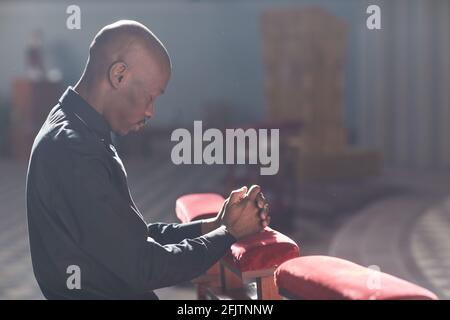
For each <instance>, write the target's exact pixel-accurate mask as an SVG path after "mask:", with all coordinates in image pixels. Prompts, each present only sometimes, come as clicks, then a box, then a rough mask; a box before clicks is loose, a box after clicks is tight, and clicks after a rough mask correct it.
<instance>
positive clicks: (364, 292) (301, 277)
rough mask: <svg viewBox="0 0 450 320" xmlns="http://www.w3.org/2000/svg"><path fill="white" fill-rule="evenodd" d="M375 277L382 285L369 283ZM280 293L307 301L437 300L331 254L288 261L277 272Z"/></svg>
mask: <svg viewBox="0 0 450 320" xmlns="http://www.w3.org/2000/svg"><path fill="white" fill-rule="evenodd" d="M370 277H376V278H377V282H378V284H379V285H376V286H373V285H370V283H369V281H370V280H369V279H370ZM275 283H276V285H277V287H278V289H279V292H280V294H282V295H283V296H285V297H288V298H293V299H305V300H435V299H437V296H436V295H435V294H434V293H432V292H430V291H428V290H427V289H424V288H421V287H419V286H417V285H415V284H412V283H410V282H407V281H405V280H402V279H399V278H397V277H394V276H392V275H389V274H386V273H383V272H378V271H376V270H371V269H369V268H366V267H363V266H360V265H358V264H355V263H353V262H350V261H347V260H343V259H339V258H335V257H328V256H307V257H301V258H296V259H292V260H289V261H287V262H285V263H283V264H282V265H280V266H279V267H278V269H277V270H276V271H275Z"/></svg>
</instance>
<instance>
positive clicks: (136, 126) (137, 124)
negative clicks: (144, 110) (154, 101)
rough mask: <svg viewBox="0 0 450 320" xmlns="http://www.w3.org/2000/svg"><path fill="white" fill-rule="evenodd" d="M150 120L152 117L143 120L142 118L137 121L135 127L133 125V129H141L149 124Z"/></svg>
mask: <svg viewBox="0 0 450 320" xmlns="http://www.w3.org/2000/svg"><path fill="white" fill-rule="evenodd" d="M148 120H150V118H145V119H143V120H141V121H139V122H138V123H136V124H135V125H134V127H133V129H132V130H133V131H135V132H136V131H139V130H140V129H142V128H143V127H144V126H145V125H146V124H148V122H149V121H148Z"/></svg>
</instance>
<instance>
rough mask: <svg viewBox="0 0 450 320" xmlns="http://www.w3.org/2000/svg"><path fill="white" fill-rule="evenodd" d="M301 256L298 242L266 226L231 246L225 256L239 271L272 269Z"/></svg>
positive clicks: (224, 259) (228, 262)
mask: <svg viewBox="0 0 450 320" xmlns="http://www.w3.org/2000/svg"><path fill="white" fill-rule="evenodd" d="M298 256H299V248H298V246H297V244H296V243H295V242H294V241H293V240H291V239H290V238H289V237H287V236H285V235H284V234H282V233H280V232H278V231H275V230H272V229H271V228H269V227H266V228H265V229H264V230H263V231H262V232H260V233H257V234H255V235H252V236H249V237H246V238H245V239H242V240H240V241H238V242H236V243H235V244H233V245H232V246H231V250H230V252H229V253H228V254H227V255H226V256H225V257H224V258H223V261H224V262H226V263H227V264H228V265H229V266H231V267H232V268H235V269H236V270H238V271H239V272H247V271H254V270H265V269H271V268H274V267H277V266H279V265H281V264H282V263H283V262H285V261H287V260H289V259H293V258H296V257H298Z"/></svg>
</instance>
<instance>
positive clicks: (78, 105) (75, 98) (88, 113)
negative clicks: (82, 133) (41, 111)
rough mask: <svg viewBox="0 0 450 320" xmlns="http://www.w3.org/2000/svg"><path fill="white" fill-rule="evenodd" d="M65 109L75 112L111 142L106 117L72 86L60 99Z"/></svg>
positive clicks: (88, 125) (104, 138)
mask: <svg viewBox="0 0 450 320" xmlns="http://www.w3.org/2000/svg"><path fill="white" fill-rule="evenodd" d="M59 103H60V104H61V107H62V108H63V109H64V110H65V111H71V112H72V113H74V114H75V115H76V116H77V117H78V118H79V119H80V120H81V121H82V122H83V123H84V124H85V125H86V126H87V127H88V128H89V129H91V130H93V131H94V132H95V133H96V134H97V135H99V136H100V138H101V139H102V140H105V141H107V142H108V143H111V128H110V126H109V124H108V123H107V122H106V120H105V118H103V116H102V115H101V114H100V113H98V111H97V110H95V109H94V107H92V106H91V105H90V104H89V103H88V102H87V101H86V100H84V99H83V98H82V97H81V96H80V95H79V94H78V93H77V92H76V91H75V90H74V89H73V88H72V87H68V88H67V89H66V91H65V92H64V93H63V95H62V96H61V98H60V99H59Z"/></svg>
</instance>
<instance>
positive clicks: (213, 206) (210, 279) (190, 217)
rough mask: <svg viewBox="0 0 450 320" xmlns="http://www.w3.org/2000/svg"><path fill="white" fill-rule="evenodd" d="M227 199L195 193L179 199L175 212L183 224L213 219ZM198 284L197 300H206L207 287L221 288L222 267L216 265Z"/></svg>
mask: <svg viewBox="0 0 450 320" xmlns="http://www.w3.org/2000/svg"><path fill="white" fill-rule="evenodd" d="M224 201H225V199H224V198H223V197H222V196H221V195H220V194H216V193H193V194H187V195H184V196H181V197H179V198H178V199H177V202H176V205H175V211H176V213H177V217H178V219H180V221H181V222H182V223H186V222H191V221H195V220H199V219H206V218H212V217H215V216H216V215H217V213H218V212H219V211H220V209H221V208H222V205H223V202H224ZM193 282H194V283H196V284H197V298H198V299H205V298H206V287H208V286H209V287H219V286H220V265H219V263H218V262H217V263H215V264H214V265H213V266H212V267H211V268H210V269H209V270H208V271H207V272H206V274H204V275H202V276H200V277H198V278H196V279H194V280H193Z"/></svg>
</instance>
